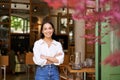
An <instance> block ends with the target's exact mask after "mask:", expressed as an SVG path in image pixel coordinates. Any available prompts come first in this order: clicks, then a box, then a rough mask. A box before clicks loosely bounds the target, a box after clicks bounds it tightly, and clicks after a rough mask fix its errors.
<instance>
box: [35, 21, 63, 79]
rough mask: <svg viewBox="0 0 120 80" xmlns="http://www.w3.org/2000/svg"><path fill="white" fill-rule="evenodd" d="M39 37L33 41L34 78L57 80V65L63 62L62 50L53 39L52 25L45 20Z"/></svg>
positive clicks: (53, 30)
mask: <svg viewBox="0 0 120 80" xmlns="http://www.w3.org/2000/svg"><path fill="white" fill-rule="evenodd" d="M40 34H41V39H39V40H37V41H36V42H35V43H34V47H33V54H34V56H33V61H34V63H35V64H36V65H37V69H36V75H35V80H59V72H58V68H57V65H60V64H61V63H63V60H64V52H63V49H62V45H61V43H60V42H57V41H56V40H55V29H54V25H53V24H52V23H51V22H50V21H45V22H43V23H42V25H41V31H40Z"/></svg>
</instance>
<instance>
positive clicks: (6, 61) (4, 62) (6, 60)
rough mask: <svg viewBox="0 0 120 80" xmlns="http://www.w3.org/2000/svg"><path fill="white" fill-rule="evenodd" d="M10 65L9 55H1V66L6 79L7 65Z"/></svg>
mask: <svg viewBox="0 0 120 80" xmlns="http://www.w3.org/2000/svg"><path fill="white" fill-rule="evenodd" d="M8 65H9V57H8V56H0V68H1V69H3V70H4V78H3V80H6V66H8Z"/></svg>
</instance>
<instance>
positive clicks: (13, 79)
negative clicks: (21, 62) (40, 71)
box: [0, 73, 34, 80]
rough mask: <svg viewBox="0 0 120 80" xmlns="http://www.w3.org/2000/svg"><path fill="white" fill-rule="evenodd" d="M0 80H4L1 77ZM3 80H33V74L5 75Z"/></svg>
mask: <svg viewBox="0 0 120 80" xmlns="http://www.w3.org/2000/svg"><path fill="white" fill-rule="evenodd" d="M0 80H4V79H3V76H2V78H1V79H0ZM5 80H34V74H33V73H31V74H30V75H29V78H28V75H27V74H26V73H16V74H7V75H6V79H5Z"/></svg>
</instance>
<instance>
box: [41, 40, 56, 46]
mask: <svg viewBox="0 0 120 80" xmlns="http://www.w3.org/2000/svg"><path fill="white" fill-rule="evenodd" d="M44 43H45V41H44V40H43V39H41V40H40V44H44ZM52 44H53V45H55V46H56V45H57V43H56V41H55V40H53V41H52Z"/></svg>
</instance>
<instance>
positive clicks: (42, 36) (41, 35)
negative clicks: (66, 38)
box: [40, 20, 56, 39]
mask: <svg viewBox="0 0 120 80" xmlns="http://www.w3.org/2000/svg"><path fill="white" fill-rule="evenodd" d="M46 23H49V24H50V25H51V26H52V28H53V30H54V31H53V34H52V39H56V35H55V28H54V25H53V23H52V22H51V21H50V20H45V21H43V23H42V25H41V29H40V38H42V39H43V38H44V37H45V36H44V34H43V33H42V30H43V26H44V24H46Z"/></svg>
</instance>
